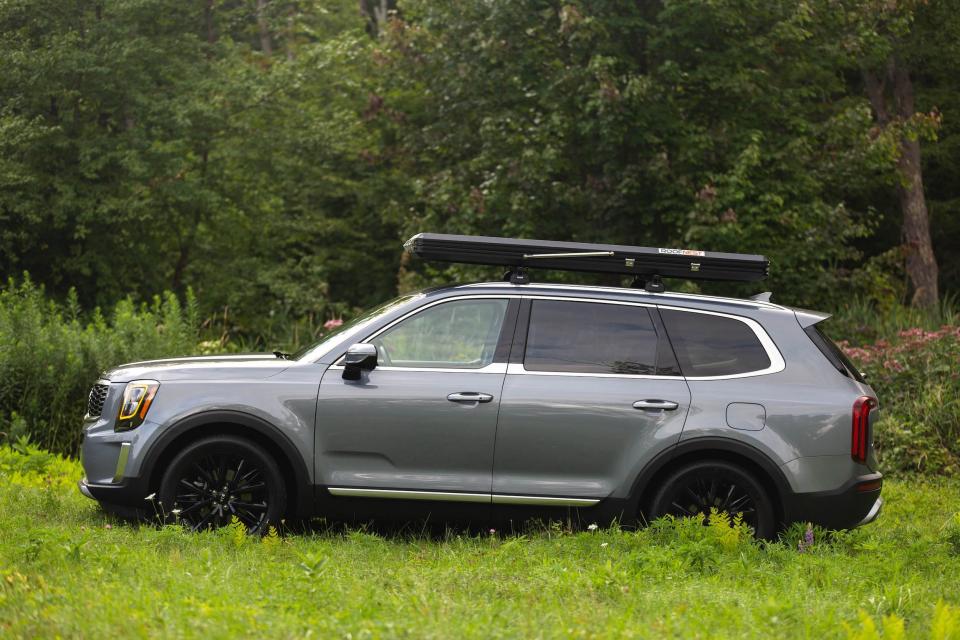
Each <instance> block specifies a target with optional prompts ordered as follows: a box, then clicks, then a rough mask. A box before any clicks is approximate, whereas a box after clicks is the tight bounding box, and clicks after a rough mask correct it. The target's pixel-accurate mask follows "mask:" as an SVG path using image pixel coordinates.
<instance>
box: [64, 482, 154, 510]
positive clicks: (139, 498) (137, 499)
mask: <svg viewBox="0 0 960 640" xmlns="http://www.w3.org/2000/svg"><path fill="white" fill-rule="evenodd" d="M77 487H78V488H79V489H80V493H82V494H83V495H85V496H86V497H88V498H90V499H91V500H96V501H97V502H99V503H100V506H102V507H103V509H104V510H105V511H109V512H110V513H115V514H117V515H119V516H122V517H125V518H140V517H143V516H150V515H152V514H153V513H154V503H153V501H152V500H150V499H149V498H150V497H151V496H150V495H149V494H148V493H147V492H146V483H144V482H141V481H140V478H135V477H130V478H124V479H123V481H122V482H118V483H117V484H95V483H91V482H87V479H86V478H82V479H81V480H79V481H78V482H77Z"/></svg>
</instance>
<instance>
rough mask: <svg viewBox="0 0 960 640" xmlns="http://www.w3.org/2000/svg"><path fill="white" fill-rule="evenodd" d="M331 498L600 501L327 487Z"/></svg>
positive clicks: (562, 504) (559, 504)
mask: <svg viewBox="0 0 960 640" xmlns="http://www.w3.org/2000/svg"><path fill="white" fill-rule="evenodd" d="M327 491H329V492H330V494H331V495H335V496H341V497H351V498H386V499H390V500H435V501H438V502H476V503H486V504H514V505H539V506H546V507H592V506H593V505H595V504H597V503H598V502H600V498H555V497H550V496H526V495H514V494H503V493H495V494H492V495H491V494H489V493H465V492H457V491H412V490H407V489H363V488H360V487H327Z"/></svg>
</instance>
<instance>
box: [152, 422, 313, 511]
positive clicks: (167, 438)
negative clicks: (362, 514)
mask: <svg viewBox="0 0 960 640" xmlns="http://www.w3.org/2000/svg"><path fill="white" fill-rule="evenodd" d="M217 424H236V425H240V426H242V427H244V428H247V429H251V430H253V431H255V432H256V433H257V434H259V435H261V436H263V437H265V438H267V439H268V440H269V441H270V442H271V443H272V444H274V445H275V446H276V447H277V448H279V449H280V452H281V453H282V454H283V455H284V457H286V458H287V460H286V461H284V460H277V463H278V464H279V465H280V467H281V470H282V469H283V466H284V465H283V463H284V462H289V463H290V464H291V466H292V471H293V480H294V482H295V483H296V485H297V486H296V487H294V494H295V495H296V503H295V504H288V507H293V511H294V512H295V513H296V514H298V515H303V514H307V513H308V512H309V511H310V510H311V507H312V505H313V490H312V486H313V485H312V483H311V481H310V474H309V472H308V470H307V466H306V463H305V461H304V459H303V456H302V455H300V452H299V451H298V450H297V448H296V446H295V445H294V444H293V443H292V442H291V441H290V438H288V437H287V435H286V434H285V433H283V432H282V431H281V430H280V429H278V428H277V427H275V426H274V425H272V424H271V423H270V422H268V421H266V420H264V419H263V418H260V417H259V416H255V415H253V414H250V413H246V412H244V411H236V410H227V409H218V410H214V411H202V412H199V413H194V414H190V415H189V416H186V417H184V418H180V419H179V420H177V421H176V422H174V423H172V424H171V425H170V426H169V427H165V428H163V430H162V432H161V433H160V435H159V436H158V437H157V439H156V440H155V441H154V442H153V443H152V444H151V445H150V448H149V449H148V450H147V452H146V454H145V456H144V459H143V461H142V462H141V464H140V470H141V476H142V481H141V482H143V483H149V482H150V478H151V476H152V475H153V474H154V472H155V468H154V467H155V465H156V463H157V462H158V461H159V460H160V459H161V458H162V457H163V455H164V454H165V453H166V452H167V449H168V448H169V447H170V445H171V444H173V443H174V442H176V441H177V440H178V439H179V438H180V437H181V436H184V435H186V434H188V433H190V432H192V431H194V430H196V429H200V428H203V427H207V426H211V425H217ZM237 435H240V436H242V435H243V434H237ZM144 472H146V473H144Z"/></svg>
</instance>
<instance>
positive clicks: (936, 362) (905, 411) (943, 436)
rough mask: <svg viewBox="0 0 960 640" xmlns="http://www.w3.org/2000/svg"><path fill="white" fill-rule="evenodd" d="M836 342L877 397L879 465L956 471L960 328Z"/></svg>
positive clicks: (958, 457)
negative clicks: (869, 341)
mask: <svg viewBox="0 0 960 640" xmlns="http://www.w3.org/2000/svg"><path fill="white" fill-rule="evenodd" d="M840 344H841V346H842V347H844V348H845V350H846V352H847V354H848V355H849V356H850V357H851V359H853V361H854V362H855V363H856V364H857V366H858V367H859V368H861V369H862V370H863V371H864V372H866V374H867V376H868V379H867V381H868V382H869V383H870V385H871V386H873V388H874V390H876V392H877V395H878V396H879V398H880V402H881V406H880V419H879V421H878V422H877V425H876V436H875V438H876V440H875V443H876V446H877V450H878V452H879V455H880V457H881V460H882V462H883V466H884V468H885V469H887V470H891V471H893V470H921V471H928V472H935V473H957V472H960V369H958V363H960V327H958V326H957V325H956V324H954V325H945V326H943V327H942V328H940V329H937V330H935V331H928V330H924V329H922V328H919V327H915V328H913V329H906V330H902V331H899V332H897V333H895V334H894V335H893V336H892V337H891V338H890V339H881V340H878V341H877V342H875V343H873V344H866V345H863V346H860V347H851V346H849V345H848V344H846V343H844V342H841V343H840Z"/></svg>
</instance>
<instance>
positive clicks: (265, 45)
mask: <svg viewBox="0 0 960 640" xmlns="http://www.w3.org/2000/svg"><path fill="white" fill-rule="evenodd" d="M266 9H267V0H257V30H258V31H259V32H260V51H262V52H263V55H265V56H270V55H271V54H273V43H272V42H270V25H269V24H268V23H267V16H266V15H264V14H265V12H266Z"/></svg>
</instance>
